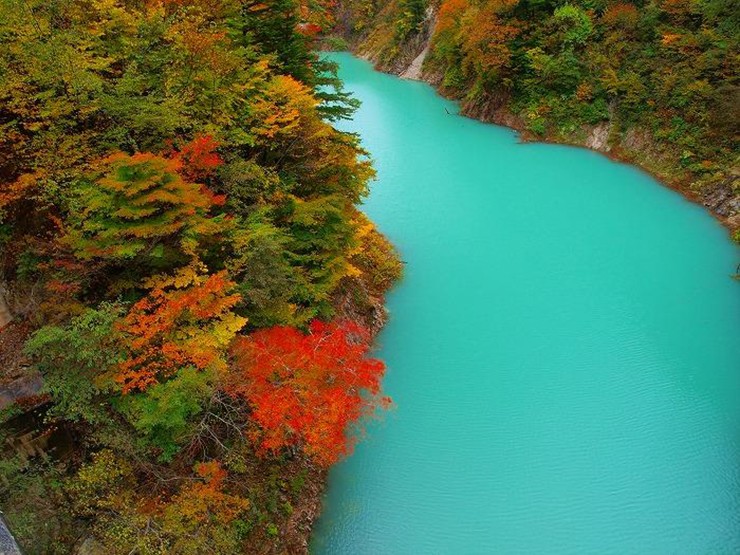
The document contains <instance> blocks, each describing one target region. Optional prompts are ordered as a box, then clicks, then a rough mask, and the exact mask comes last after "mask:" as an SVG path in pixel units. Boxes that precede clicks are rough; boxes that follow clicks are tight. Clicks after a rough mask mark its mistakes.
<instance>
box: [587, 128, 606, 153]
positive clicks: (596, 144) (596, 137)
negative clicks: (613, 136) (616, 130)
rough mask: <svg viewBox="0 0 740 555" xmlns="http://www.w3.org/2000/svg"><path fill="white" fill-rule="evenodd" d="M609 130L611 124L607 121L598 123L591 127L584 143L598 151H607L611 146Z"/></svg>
mask: <svg viewBox="0 0 740 555" xmlns="http://www.w3.org/2000/svg"><path fill="white" fill-rule="evenodd" d="M610 131H611V124H610V123H608V122H604V123H600V124H599V125H596V126H594V128H593V129H591V132H590V133H589V134H588V137H587V138H586V143H585V145H586V146H587V147H588V148H592V149H594V150H598V151H600V152H609V151H610V150H611V147H610V146H609V132H610Z"/></svg>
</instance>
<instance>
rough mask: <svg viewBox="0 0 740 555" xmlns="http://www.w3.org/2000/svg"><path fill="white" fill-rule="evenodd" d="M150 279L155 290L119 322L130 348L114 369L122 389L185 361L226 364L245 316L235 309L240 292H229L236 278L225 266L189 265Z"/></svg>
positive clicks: (200, 365) (202, 366) (154, 379)
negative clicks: (209, 270)
mask: <svg viewBox="0 0 740 555" xmlns="http://www.w3.org/2000/svg"><path fill="white" fill-rule="evenodd" d="M147 285H149V286H151V287H152V290H151V291H150V293H149V294H148V295H147V296H146V297H144V298H143V299H141V300H140V301H138V302H137V303H136V304H134V306H133V307H132V308H131V310H130V312H129V313H128V314H127V315H126V317H125V318H124V320H123V322H122V323H121V326H120V329H121V331H122V332H123V333H124V337H126V338H127V340H128V351H129V352H128V356H127V357H126V359H125V360H124V361H123V362H122V363H120V364H119V366H118V373H117V375H116V381H117V382H118V383H119V384H120V385H121V387H122V389H123V393H128V392H130V391H136V390H139V391H144V390H145V389H146V388H147V387H149V386H150V385H153V384H155V383H158V382H159V381H160V380H162V379H163V378H167V377H170V376H172V375H173V374H175V373H176V372H177V371H178V370H180V369H182V368H185V367H194V368H196V369H199V370H206V369H212V370H215V371H222V370H225V368H226V363H225V361H224V358H223V353H224V352H225V350H226V349H227V347H228V345H229V344H230V343H231V341H232V339H233V338H234V335H235V334H236V332H237V331H238V330H240V329H241V328H242V327H243V326H244V324H246V322H247V320H246V318H242V317H240V316H237V315H236V314H234V312H232V308H233V307H234V306H235V305H236V304H237V303H238V302H239V300H240V299H241V297H240V296H239V295H237V294H229V291H230V290H231V289H232V288H233V287H234V283H233V282H231V281H229V279H228V277H227V275H226V272H219V273H217V274H213V275H204V274H201V273H199V272H198V271H197V269H196V268H192V267H187V268H183V269H181V270H180V271H179V272H178V273H177V274H176V275H175V276H173V277H164V278H152V279H151V280H148V283H147Z"/></svg>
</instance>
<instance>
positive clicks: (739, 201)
mask: <svg viewBox="0 0 740 555" xmlns="http://www.w3.org/2000/svg"><path fill="white" fill-rule="evenodd" d="M738 189H740V186H738V176H737V175H734V176H732V177H731V178H730V179H727V180H726V181H723V182H722V183H720V184H719V185H717V186H716V187H714V188H713V189H711V190H710V191H707V192H706V193H705V194H704V206H706V207H708V208H709V209H710V210H712V211H713V212H715V213H716V214H718V215H720V216H722V217H723V218H728V219H735V220H737V219H738V216H740V194H738ZM738 223H740V222H738Z"/></svg>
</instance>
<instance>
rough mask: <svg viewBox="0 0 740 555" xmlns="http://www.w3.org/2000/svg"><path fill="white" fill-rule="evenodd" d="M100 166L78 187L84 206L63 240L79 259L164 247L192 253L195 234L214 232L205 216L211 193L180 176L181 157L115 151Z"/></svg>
mask: <svg viewBox="0 0 740 555" xmlns="http://www.w3.org/2000/svg"><path fill="white" fill-rule="evenodd" d="M196 155H200V158H202V154H199V152H198V151H196V152H195V154H193V155H192V156H191V158H193V157H195V156H196ZM188 160H190V158H188ZM101 165H102V173H103V175H102V177H100V178H98V179H97V180H95V181H94V182H92V183H86V182H83V185H82V186H81V187H80V203H81V204H82V205H83V206H84V208H83V209H82V210H81V211H80V214H79V217H78V219H77V221H76V222H75V224H76V225H74V226H73V227H72V229H71V231H70V234H69V235H68V236H67V237H66V238H65V241H66V243H68V244H69V245H70V246H71V247H72V248H73V249H74V250H75V252H76V253H77V255H78V256H79V257H80V258H83V259H88V258H107V259H127V258H132V257H134V256H136V255H137V254H139V253H142V252H144V251H148V252H149V253H151V252H152V249H154V248H155V247H160V248H163V247H165V246H169V247H173V248H177V249H179V250H182V251H183V252H185V253H191V252H192V251H193V248H194V245H195V243H196V237H197V236H198V235H206V234H210V233H213V232H215V231H216V229H217V228H216V226H214V224H213V222H212V221H211V220H209V219H208V218H207V217H206V213H207V211H208V209H209V208H210V207H211V206H212V205H213V204H214V200H213V196H212V195H210V194H208V193H207V192H205V191H204V190H203V187H202V186H201V185H198V184H196V183H192V182H189V181H185V180H184V179H183V178H182V176H181V175H180V173H179V172H180V170H181V163H180V161H179V160H177V159H167V158H164V157H161V156H157V155H154V154H151V153H138V154H134V155H132V156H130V155H128V154H124V153H117V154H114V155H112V156H109V157H108V158H106V159H105V160H103V161H102V164H101Z"/></svg>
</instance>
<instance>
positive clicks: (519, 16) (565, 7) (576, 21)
mask: <svg viewBox="0 0 740 555" xmlns="http://www.w3.org/2000/svg"><path fill="white" fill-rule="evenodd" d="M336 34H337V36H338V37H339V38H340V39H341V40H340V41H339V42H340V43H341V41H342V40H344V39H347V41H348V43H349V45H350V46H351V47H352V48H353V49H354V50H355V51H357V52H360V53H362V54H364V55H366V56H367V57H369V58H370V59H371V60H373V61H374V62H375V63H376V64H377V65H378V67H379V68H380V69H383V70H386V71H391V72H393V73H399V74H401V73H403V71H404V70H405V69H406V67H407V66H408V65H409V64H410V63H411V61H412V60H413V59H414V58H415V57H416V56H417V55H418V54H419V53H420V52H422V49H423V48H424V46H425V45H426V46H427V48H428V53H427V54H426V56H425V58H424V66H423V72H422V74H421V77H422V78H423V79H425V80H427V81H429V82H430V83H432V84H434V85H435V86H437V87H438V89H439V90H440V91H441V92H442V93H443V94H444V95H446V96H449V97H451V98H454V99H459V100H461V102H462V105H463V106H462V108H463V110H462V111H463V113H464V114H466V115H469V116H472V117H475V118H479V119H482V120H484V121H492V122H494V123H500V124H504V125H507V126H510V127H514V128H516V129H517V130H519V131H521V132H522V134H523V136H524V138H525V139H532V140H546V141H552V142H561V143H568V144H575V145H581V146H588V147H590V148H595V149H597V150H600V151H603V152H607V153H609V154H610V155H611V156H612V157H614V158H616V159H619V160H626V161H628V162H632V163H636V164H637V165H639V166H641V167H643V168H644V169H646V170H648V171H650V172H651V173H653V174H654V175H656V176H657V177H658V178H659V179H661V181H663V182H664V183H666V184H668V185H670V186H672V187H674V188H676V189H678V190H679V191H681V192H682V193H684V194H685V195H686V196H688V197H689V198H691V199H692V200H694V201H697V202H700V203H702V204H704V205H706V206H708V207H709V208H710V210H712V212H713V213H714V214H715V215H716V216H717V217H719V218H720V219H721V220H722V221H723V222H724V223H725V224H726V225H727V227H728V228H729V229H730V230H734V233H735V238H736V239H740V235H737V232H738V229H740V185H739V184H738V169H737V167H738V166H737V162H738V159H737V153H738V138H739V136H738V130H740V74H739V73H738V67H740V6H739V5H738V3H737V2H733V1H732V0H646V1H642V0H638V1H634V2H627V1H624V0H441V1H439V2H438V1H426V0H378V1H372V0H348V1H346V2H343V3H342V9H341V10H340V15H339V17H338V26H337V31H336Z"/></svg>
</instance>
